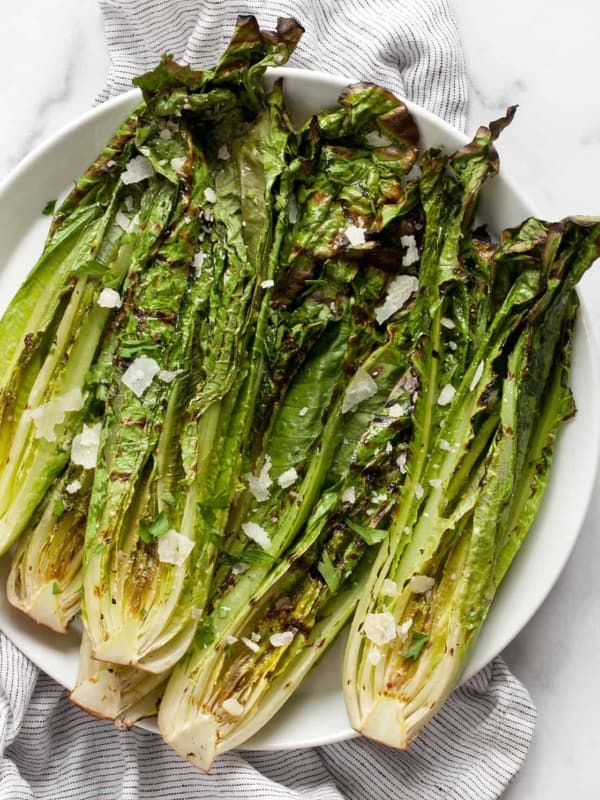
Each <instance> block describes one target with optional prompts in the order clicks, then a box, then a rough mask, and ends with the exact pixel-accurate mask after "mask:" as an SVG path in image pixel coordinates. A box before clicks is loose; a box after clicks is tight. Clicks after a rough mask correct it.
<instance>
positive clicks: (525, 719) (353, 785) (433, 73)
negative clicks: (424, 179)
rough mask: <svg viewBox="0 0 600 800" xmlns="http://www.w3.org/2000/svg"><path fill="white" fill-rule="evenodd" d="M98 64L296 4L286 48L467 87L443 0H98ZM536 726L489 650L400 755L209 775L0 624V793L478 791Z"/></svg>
mask: <svg viewBox="0 0 600 800" xmlns="http://www.w3.org/2000/svg"><path fill="white" fill-rule="evenodd" d="M101 6H102V9H103V12H104V18H105V25H106V36H107V43H108V48H109V52H110V57H111V64H112V66H111V69H110V73H109V76H108V81H107V84H106V87H105V89H104V91H103V92H102V93H101V95H100V96H99V98H98V100H99V101H102V100H106V99H107V98H108V97H110V96H114V95H116V94H119V93H120V92H123V91H126V90H127V89H129V88H130V80H131V77H132V76H133V75H134V74H137V73H139V72H142V71H144V70H146V69H149V68H151V67H152V66H153V65H154V64H155V63H156V60H157V58H158V56H159V55H160V54H161V53H163V52H165V51H168V52H171V53H173V54H174V56H175V57H176V58H177V59H178V60H181V61H186V62H189V63H191V64H194V65H196V66H202V65H208V66H210V65H212V64H213V63H214V61H215V58H216V57H217V55H218V54H219V53H220V52H221V51H222V50H223V48H224V46H225V45H226V43H227V41H228V39H229V36H230V33H231V29H232V27H233V23H234V21H235V18H236V16H237V15H238V14H255V15H256V16H257V17H258V19H259V22H260V23H261V26H262V27H274V25H275V20H276V17H277V16H295V17H297V18H298V19H300V20H301V22H302V23H303V25H304V26H305V28H306V34H305V35H304V37H303V38H302V41H301V44H300V46H299V47H298V49H297V50H296V52H295V53H294V56H293V58H292V60H291V65H292V66H300V67H308V68H311V69H319V70H323V71H327V72H331V73H336V74H340V75H345V76H347V77H349V78H351V79H353V78H361V79H365V80H372V81H375V82H378V83H381V84H383V85H384V86H387V87H388V88H390V89H391V90H393V91H395V92H396V93H398V94H399V95H402V96H404V97H408V98H409V99H411V100H413V101H415V102H416V103H418V104H420V105H423V106H425V107H426V108H428V109H430V110H431V111H433V112H434V113H436V114H438V115H439V116H442V117H444V118H445V119H446V120H448V121H449V122H451V123H453V124H454V125H456V126H457V127H460V128H462V127H464V122H465V106H466V84H465V74H464V64H463V57H462V53H461V49H460V42H459V38H458V34H457V30H456V26H455V23H454V20H453V17H452V14H451V11H450V9H449V6H448V3H447V2H446V0H304V1H303V2H301V1H300V0H279V1H278V2H276V0H250V1H249V2H245V3H243V2H230V1H229V0H101ZM534 724H535V709H534V706H533V704H532V701H531V698H530V697H529V695H528V693H527V691H526V690H525V688H524V687H523V686H522V685H521V684H520V683H519V682H518V681H517V679H516V678H515V677H514V676H513V675H512V674H511V673H510V671H509V670H508V668H507V667H506V665H505V664H504V662H503V661H502V659H500V658H497V659H495V660H494V661H493V662H492V663H491V664H489V665H488V666H487V667H486V668H485V669H484V670H482V671H481V672H480V673H479V674H478V675H476V676H475V677H474V678H472V679H471V680H470V681H468V682H467V683H465V684H464V685H463V686H462V687H460V688H459V689H457V690H456V691H455V692H454V694H453V695H452V696H451V697H450V699H449V700H448V702H447V703H446V705H445V706H444V708H443V709H442V710H441V711H440V713H439V714H438V715H437V716H436V717H435V718H434V719H433V720H432V721H431V722H430V723H429V724H428V725H427V727H426V728H425V730H424V732H423V734H422V735H421V737H420V738H419V739H418V740H417V741H416V742H415V743H414V745H413V746H412V748H411V750H410V751H409V752H396V751H393V750H390V749H387V748H385V747H383V746H380V745H377V744H374V743H373V742H369V741H366V740H363V739H352V740H349V741H344V742H339V743H337V744H331V745H326V746H322V747H317V748H312V749H306V750H293V751H278V752H277V751H276V752H259V751H244V752H233V753H228V754H226V755H224V756H222V757H220V758H219V759H218V760H217V762H216V765H215V767H214V769H213V771H212V772H211V773H210V774H209V775H204V774H201V773H200V772H198V771H197V770H196V769H195V768H194V767H192V766H191V765H190V764H188V763H187V762H184V761H183V760H181V759H180V758H179V757H178V756H177V755H176V754H175V753H174V752H173V751H171V750H170V749H169V748H168V747H167V746H166V745H165V744H164V743H163V742H162V740H161V739H160V738H159V737H158V736H157V735H155V734H153V733H149V732H147V731H144V730H141V729H133V730H131V731H123V730H119V729H117V728H115V727H114V726H112V725H111V724H110V723H107V722H103V721H100V720H96V719H93V718H91V717H88V716H86V715H85V714H84V713H83V712H82V711H80V710H79V709H77V708H75V707H74V706H72V705H71V704H70V703H69V701H68V700H67V698H66V692H65V691H64V689H63V688H62V687H60V686H59V685H58V684H56V683H55V682H54V681H52V680H51V679H50V678H48V676H46V675H44V674H43V673H41V672H39V671H38V669H37V668H36V667H34V666H33V665H32V664H31V663H30V662H29V661H28V660H27V659H26V658H25V657H24V656H23V655H22V654H21V653H20V652H19V651H18V650H17V648H16V647H15V646H14V645H13V644H12V643H11V642H10V641H9V640H8V639H7V638H6V637H5V636H3V635H2V634H0V746H1V748H2V751H1V754H0V800H32V799H33V798H40V799H42V800H117V799H118V800H151V799H152V800H176V799H177V800H188V799H189V800H191V799H192V798H207V799H210V798H227V799H228V798H248V800H251V799H252V800H259V799H262V798H264V799H265V800H271V799H272V798H273V799H274V798H281V799H282V800H284V799H285V800H296V799H297V800H300V799H301V798H306V799H307V800H334V799H335V800H340V799H341V798H348V799H349V800H354V798H356V800H390V798H398V800H433V798H436V800H442V798H443V799H444V800H491V799H492V798H497V797H499V796H500V795H501V793H502V791H503V789H504V788H505V787H506V785H507V784H508V782H509V781H510V779H511V778H512V777H513V776H514V775H515V773H516V772H517V771H518V769H519V767H520V765H521V763H522V761H523V759H524V758H525V755H526V753H527V748H528V746H529V742H530V739H531V736H532V734H533V729H534Z"/></svg>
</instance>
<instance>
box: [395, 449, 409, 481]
mask: <svg viewBox="0 0 600 800" xmlns="http://www.w3.org/2000/svg"><path fill="white" fill-rule="evenodd" d="M407 460H408V455H407V453H406V452H402V453H400V455H399V456H398V458H397V459H396V464H397V465H398V467H399V468H400V472H401V473H402V475H405V474H406V462H407Z"/></svg>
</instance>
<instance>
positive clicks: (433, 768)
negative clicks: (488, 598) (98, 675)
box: [0, 634, 535, 800]
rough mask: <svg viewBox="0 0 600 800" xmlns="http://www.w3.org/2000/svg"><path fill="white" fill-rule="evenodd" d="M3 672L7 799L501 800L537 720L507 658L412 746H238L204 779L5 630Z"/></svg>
mask: <svg viewBox="0 0 600 800" xmlns="http://www.w3.org/2000/svg"><path fill="white" fill-rule="evenodd" d="M0 679H1V686H0V741H1V742H2V749H3V753H2V758H1V760H0V797H1V798H2V800H33V798H40V799H43V800H117V798H119V800H192V798H203V800H204V798H206V799H207V800H208V798H225V799H226V800H230V798H247V799H248V800H300V799H302V800H341V798H347V799H348V800H392V799H393V800H433V798H435V800H491V798H496V797H499V796H500V794H501V793H502V791H503V789H504V787H505V786H506V785H507V783H508V782H509V781H510V779H511V778H512V776H513V775H514V774H515V773H516V772H517V770H518V769H519V766H520V764H521V763H522V761H523V759H524V758H525V755H526V753H527V748H528V746H529V741H530V739H531V736H532V734H533V728H534V724H535V710H534V707H533V705H532V702H531V698H530V697H529V695H528V694H527V691H526V690H525V689H524V688H523V686H522V685H521V684H520V683H519V682H518V681H517V680H516V678H515V677H514V676H513V675H511V673H510V672H509V670H508V669H507V667H506V665H505V664H504V662H503V661H502V659H500V658H497V659H495V660H494V661H493V662H492V663H491V664H490V665H489V666H487V667H486V668H485V669H484V670H482V671H481V672H480V673H479V674H478V675H476V676H475V677H474V678H473V679H472V680H470V681H469V682H468V683H466V684H465V685H464V686H462V687H461V688H460V689H457V690H456V691H455V692H454V694H453V695H452V696H451V698H450V699H449V700H448V702H447V703H446V705H445V706H444V707H443V709H442V710H441V711H440V713H439V714H438V715H437V717H435V718H434V719H433V720H432V721H431V722H430V723H429V725H428V726H427V728H426V729H425V731H424V733H423V734H422V736H421V737H420V738H419V739H418V740H417V741H416V742H415V743H414V745H413V746H412V748H411V750H410V751H409V752H396V751H394V750H390V749H388V748H385V747H383V746H381V745H376V744H373V743H372V742H368V741H366V740H360V739H353V740H350V741H347V742H341V743H339V744H334V745H328V746H326V747H319V748H313V749H308V750H292V751H280V752H258V751H253V752H237V753H228V754H225V755H224V756H221V757H219V758H218V759H217V762H216V764H215V767H214V769H213V771H212V772H211V773H210V774H209V775H204V774H202V773H200V772H199V771H198V770H197V769H196V768H195V767H193V766H192V765H191V764H188V763H187V762H185V761H183V760H182V759H180V758H179V756H177V755H176V754H175V753H174V752H173V751H172V750H170V749H169V748H168V747H167V746H166V745H165V744H164V743H163V742H162V740H161V739H160V737H159V736H158V735H156V734H153V733H148V732H147V731H143V730H141V729H133V730H131V731H123V730H119V729H117V728H115V727H114V726H113V725H111V724H110V723H108V722H103V721H101V720H97V719H94V718H93V717H89V716H87V715H86V714H84V712H82V711H80V710H79V709H78V708H75V707H74V706H72V705H71V704H70V703H69V701H68V700H67V698H66V692H65V691H64V690H63V689H62V687H60V686H59V685H58V684H56V683H55V682H54V681H52V680H51V679H50V678H48V676H47V675H44V674H43V673H40V672H39V671H38V670H37V668H36V667H34V666H33V665H32V664H31V663H30V662H29V661H28V660H27V659H26V658H25V657H24V656H23V655H22V654H21V653H20V652H19V651H18V650H17V649H16V647H15V646H14V645H13V644H11V642H9V641H8V639H6V637H4V636H3V635H1V634H0Z"/></svg>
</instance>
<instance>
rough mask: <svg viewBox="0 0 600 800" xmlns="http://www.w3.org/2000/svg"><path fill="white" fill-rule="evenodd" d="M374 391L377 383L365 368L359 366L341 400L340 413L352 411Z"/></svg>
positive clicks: (374, 392)
mask: <svg viewBox="0 0 600 800" xmlns="http://www.w3.org/2000/svg"><path fill="white" fill-rule="evenodd" d="M376 393H377V384H376V383H375V381H374V380H373V378H372V377H371V376H370V375H369V373H368V372H367V371H366V370H365V369H363V368H362V367H359V368H358V369H357V370H356V372H355V373H354V375H353V377H352V379H351V381H350V383H349V384H348V388H347V389H346V394H345V395H344V399H343V401H342V414H346V413H347V412H348V411H354V410H355V409H356V408H358V406H359V405H360V404H361V403H362V402H363V401H364V400H368V399H369V397H373V395H374V394H376Z"/></svg>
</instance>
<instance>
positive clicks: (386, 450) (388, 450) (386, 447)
mask: <svg viewBox="0 0 600 800" xmlns="http://www.w3.org/2000/svg"><path fill="white" fill-rule="evenodd" d="M393 449H394V448H393V447H392V443H391V442H386V445H385V452H386V453H391V452H392V450H393Z"/></svg>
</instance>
